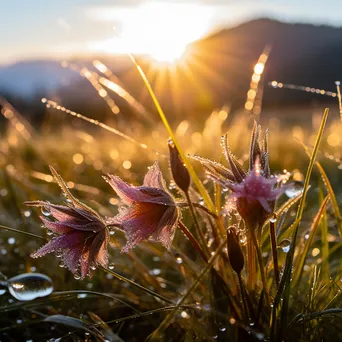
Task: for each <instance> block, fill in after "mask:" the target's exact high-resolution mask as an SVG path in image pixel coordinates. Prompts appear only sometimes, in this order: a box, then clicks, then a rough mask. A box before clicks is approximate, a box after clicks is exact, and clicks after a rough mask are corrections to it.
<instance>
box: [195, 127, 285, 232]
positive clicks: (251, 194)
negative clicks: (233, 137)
mask: <svg viewBox="0 0 342 342" xmlns="http://www.w3.org/2000/svg"><path fill="white" fill-rule="evenodd" d="M260 133H261V127H260V126H258V125H257V124H256V122H254V127H253V130H252V137H251V143H250V153H249V170H245V169H244V167H243V166H242V165H241V164H240V163H239V161H238V160H237V158H236V157H235V156H234V155H233V154H232V152H231V151H230V148H229V144H228V136H227V134H226V135H225V136H224V137H223V139H222V146H223V153H224V155H225V157H226V159H227V161H228V163H229V166H230V169H228V168H226V167H225V166H224V165H222V164H221V163H217V162H215V161H212V160H209V159H205V158H201V157H197V156H195V157H193V158H194V159H196V160H198V161H200V162H201V164H202V165H203V167H204V169H205V171H206V174H207V176H208V177H209V178H211V179H212V180H213V181H215V182H217V183H219V184H221V185H222V187H223V188H225V189H230V190H231V191H232V195H231V197H230V198H229V199H230V201H229V203H232V201H231V199H232V198H233V200H234V203H235V206H236V209H237V211H238V212H239V214H240V216H241V217H242V218H243V219H244V221H245V223H246V225H247V226H248V227H250V228H256V227H260V226H261V225H262V224H263V223H264V222H265V221H266V219H267V218H268V217H269V216H270V215H271V214H272V212H273V210H274V205H275V201H276V199H277V197H278V196H280V195H281V194H282V193H283V191H284V188H279V187H277V185H278V179H277V178H276V177H272V176H271V172H270V167H269V160H268V143H267V138H268V131H266V132H265V136H264V139H263V140H261V139H260Z"/></svg>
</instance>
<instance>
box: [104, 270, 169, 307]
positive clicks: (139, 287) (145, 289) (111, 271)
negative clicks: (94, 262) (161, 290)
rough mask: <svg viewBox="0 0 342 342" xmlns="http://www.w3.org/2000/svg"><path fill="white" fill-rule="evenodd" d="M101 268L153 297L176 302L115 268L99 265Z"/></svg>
mask: <svg viewBox="0 0 342 342" xmlns="http://www.w3.org/2000/svg"><path fill="white" fill-rule="evenodd" d="M99 268H101V269H102V270H103V271H105V272H107V273H109V274H111V275H112V276H113V277H115V278H117V279H119V280H121V281H124V282H125V283H128V284H130V285H133V286H134V287H136V288H138V289H140V290H142V291H144V292H146V293H148V294H150V295H152V296H153V297H156V298H158V299H160V300H162V301H163V302H165V303H168V304H172V305H173V304H174V303H173V302H172V301H171V300H169V299H167V298H166V297H164V296H162V295H160V294H158V293H156V292H154V291H152V290H149V289H148V288H146V287H144V286H142V285H139V284H138V283H135V282H134V281H133V280H130V279H128V278H126V277H124V276H122V275H121V274H119V273H116V272H115V271H113V270H110V269H108V268H106V267H103V266H99Z"/></svg>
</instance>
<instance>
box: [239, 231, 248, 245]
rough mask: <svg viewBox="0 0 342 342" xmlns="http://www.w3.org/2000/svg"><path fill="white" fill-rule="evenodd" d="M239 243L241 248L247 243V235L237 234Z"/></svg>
mask: <svg viewBox="0 0 342 342" xmlns="http://www.w3.org/2000/svg"><path fill="white" fill-rule="evenodd" d="M239 241H240V243H241V245H242V246H244V245H245V244H246V243H247V235H246V234H239Z"/></svg>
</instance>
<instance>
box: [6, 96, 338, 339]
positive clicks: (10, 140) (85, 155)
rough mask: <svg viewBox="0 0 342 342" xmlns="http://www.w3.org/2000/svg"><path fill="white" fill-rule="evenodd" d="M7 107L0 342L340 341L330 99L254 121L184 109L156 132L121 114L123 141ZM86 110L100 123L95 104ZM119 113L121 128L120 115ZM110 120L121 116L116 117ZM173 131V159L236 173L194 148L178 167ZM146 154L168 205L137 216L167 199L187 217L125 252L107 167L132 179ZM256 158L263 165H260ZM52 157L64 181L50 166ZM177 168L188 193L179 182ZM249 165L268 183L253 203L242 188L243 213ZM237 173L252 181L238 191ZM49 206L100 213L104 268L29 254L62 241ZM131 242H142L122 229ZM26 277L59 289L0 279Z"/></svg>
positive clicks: (54, 115)
mask: <svg viewBox="0 0 342 342" xmlns="http://www.w3.org/2000/svg"><path fill="white" fill-rule="evenodd" d="M44 102H46V101H44ZM43 105H44V104H42V106H43ZM50 105H51V104H50ZM52 107H53V105H52ZM59 109H60V108H59ZM296 113H298V115H297V114H296ZM2 114H3V116H4V117H5V118H6V121H4V122H5V123H6V129H4V130H3V133H2V134H3V135H2V137H1V140H0V199H1V201H0V224H1V226H0V252H1V263H0V271H1V274H0V275H1V276H2V278H1V279H0V280H1V282H0V284H2V287H3V289H4V290H1V289H0V291H1V292H0V293H2V295H1V296H0V312H1V317H0V336H1V341H7V340H8V341H21V340H22V341H47V340H49V341H69V340H70V341H84V340H85V341H144V340H149V341H152V340H153V341H154V340H165V341H228V340H229V341H281V340H285V341H290V340H292V341H322V340H324V341H329V340H331V339H333V338H334V340H336V341H338V340H342V330H341V325H342V317H341V313H342V309H341V305H342V298H341V289H342V283H341V281H342V278H341V274H342V273H341V271H342V263H341V260H342V258H341V256H342V245H341V235H342V218H341V215H340V210H341V201H342V186H341V172H342V171H341V169H342V161H341V159H340V158H342V153H341V151H342V150H341V146H342V138H341V134H340V132H341V129H342V124H341V121H340V119H339V113H338V103H337V101H336V106H335V108H331V110H330V112H329V115H328V117H327V114H328V112H327V111H324V109H322V110H316V111H315V112H311V110H310V109H307V108H303V109H302V108H294V109H286V110H282V109H277V110H276V111H273V112H272V111H270V112H267V111H266V112H263V111H261V114H259V115H258V116H256V117H251V115H250V114H248V113H246V112H244V111H241V112H239V113H234V115H231V113H229V110H228V109H227V108H223V109H220V110H217V111H214V112H212V113H208V115H207V117H205V118H204V119H203V120H197V121H196V122H192V120H193V118H189V117H187V116H186V114H184V118H182V120H180V121H179V122H175V120H173V121H172V125H171V128H170V130H169V131H168V130H167V127H165V126H167V125H166V124H165V122H164V124H163V122H162V120H160V119H154V122H153V125H151V126H152V128H151V127H148V128H146V127H145V128H144V127H143V126H142V125H139V124H138V123H132V122H126V125H124V124H121V125H120V132H122V133H123V134H124V136H122V134H121V133H120V134H119V135H118V134H117V132H116V133H115V132H113V130H112V132H110V130H111V129H109V128H108V126H105V127H104V125H103V124H100V125H99V124H98V123H97V122H95V124H97V126H96V125H94V124H92V123H90V122H85V121H84V120H82V118H80V117H78V118H77V117H75V116H74V117H72V116H70V115H67V114H66V113H65V111H64V112H61V111H60V110H58V108H57V109H54V108H51V109H50V110H49V111H48V115H47V116H46V118H45V119H44V121H43V124H42V125H41V128H40V129H39V130H36V129H34V128H33V127H32V126H31V124H30V122H29V121H27V120H25V119H23V117H22V116H21V115H20V113H18V112H16V110H15V109H14V108H12V107H11V106H10V104H8V103H7V102H5V100H3V102H2ZM160 114H161V116H162V117H163V113H160ZM120 115H121V114H120ZM165 115H166V117H167V118H169V117H172V113H165ZM299 115H302V117H303V119H301V120H299V119H298V117H299ZM61 118H62V119H63V122H62V123H61ZM92 118H93V119H95V120H96V119H97V117H96V113H94V116H93V117H92ZM327 118H328V121H327V123H326V122H325V121H326V119H327ZM253 119H256V120H257V121H258V122H261V124H262V133H261V135H260V141H261V140H262V137H263V134H264V132H265V129H266V128H268V129H269V141H268V152H269V164H270V168H271V173H272V175H274V176H276V177H273V178H271V177H270V176H269V175H266V174H264V173H263V171H265V170H266V167H267V164H268V163H267V162H265V161H264V159H263V158H264V155H263V154H262V153H261V152H267V148H266V147H265V143H261V142H260V144H259V142H257V141H258V139H256V138H254V140H253V139H252V143H253V142H254V145H253V144H252V147H251V146H250V143H251V138H250V137H251V132H252V130H253V122H254V121H253ZM121 120H122V122H125V118H124V117H123V118H122V119H121ZM104 122H106V123H108V125H109V126H112V124H113V125H114V122H113V121H111V120H110V119H108V120H106V121H104ZM101 126H102V127H101ZM255 129H256V128H255V127H254V134H256V133H255V132H256V130H255ZM225 133H227V137H228V144H229V148H230V151H231V152H232V153H233V154H234V155H235V156H236V158H237V160H238V161H239V162H240V163H241V164H243V165H244V167H245V168H248V162H251V161H252V163H251V164H252V165H251V167H250V170H249V173H248V174H246V175H244V177H243V178H244V179H245V180H244V181H242V183H241V182H240V181H238V180H237V175H236V173H234V167H235V166H236V165H237V164H236V163H237V162H236V161H235V159H234V158H232V155H231V153H230V151H229V150H227V149H226V152H227V151H228V152H227V153H226V156H224V155H223V154H222V148H221V145H222V138H221V137H222V136H223V135H224V134H225ZM171 134H172V135H173V142H174V143H175V144H176V147H178V150H179V152H180V154H181V156H182V157H184V156H187V155H189V156H201V157H203V158H209V159H211V160H215V161H217V162H221V163H222V164H224V165H225V166H226V167H227V168H228V169H231V170H232V171H233V176H232V175H231V173H229V175H230V176H229V177H232V178H233V180H231V179H228V178H229V177H228V178H227V179H225V180H222V174H223V172H221V171H222V170H221V169H220V170H221V171H220V170H219V171H217V170H218V169H217V168H216V169H215V167H216V166H217V164H212V163H210V162H208V161H207V160H199V158H197V160H196V158H191V157H190V158H188V157H186V158H184V159H185V160H186V165H187V169H185V170H184V169H182V167H183V168H184V166H183V163H181V162H180V159H179V158H178V157H179V156H178V154H177V150H173V153H176V158H174V159H173V160H174V163H176V164H177V162H178V164H180V165H178V164H177V165H176V166H175V165H173V166H172V164H171V166H170V156H169V149H168V143H167V142H168V139H169V137H170V135H171ZM126 135H127V136H126ZM256 145H258V146H259V147H258V148H259V149H258V148H257V147H256ZM265 149H266V150H265ZM260 150H261V152H260ZM250 151H252V153H250ZM251 156H252V157H251ZM173 157H174V155H171V158H173ZM226 157H228V160H227V159H226ZM229 158H232V159H231V160H230V161H229ZM155 160H158V161H159V165H160V168H161V170H162V174H163V176H164V178H165V180H166V183H167V188H168V191H169V192H170V194H171V195H170V194H168V192H167V191H166V190H165V191H164V190H163V191H164V192H163V196H169V197H165V198H167V200H168V201H169V198H172V203H176V205H175V206H174V204H170V203H169V202H167V204H165V203H164V202H155V201H154V202H153V201H152V202H149V205H150V206H151V207H148V208H150V210H151V213H145V214H146V215H147V216H146V220H155V216H158V215H159V211H158V210H161V209H160V207H163V206H169V207H170V208H171V209H173V210H177V212H181V218H180V217H178V219H177V220H178V221H177V222H176V225H177V229H176V233H175V237H174V239H173V241H172V245H171V247H170V249H169V250H168V249H167V248H165V246H163V243H160V242H156V241H147V239H143V240H144V241H138V242H139V243H138V242H137V243H136V244H137V245H136V247H135V248H133V249H130V250H129V251H128V252H125V253H122V252H121V249H122V247H123V246H125V244H126V237H125V234H124V232H123V231H122V229H116V228H117V227H115V224H116V223H115V224H113V225H111V224H109V223H108V222H109V221H111V218H113V217H114V216H115V215H117V214H118V213H121V214H122V213H123V211H124V210H127V209H122V206H123V204H125V203H124V202H125V201H123V200H122V199H123V197H124V196H120V187H119V190H118V194H116V193H115V191H114V190H113V189H112V188H111V186H109V184H108V183H107V182H106V181H105V180H104V179H103V177H102V176H103V175H107V174H112V175H117V176H119V177H121V178H122V179H123V180H124V181H125V182H128V183H130V184H134V185H135V186H137V185H141V184H142V182H143V179H144V176H145V174H146V173H147V172H148V167H150V166H152V165H153V163H154V162H155ZM232 160H233V161H232ZM258 163H261V167H262V168H263V170H262V172H261V174H260V172H259V173H257V171H256V169H257V168H258V167H260V165H259V164H258ZM201 164H202V165H201ZM49 165H51V166H52V167H53V168H54V170H56V172H57V173H58V174H59V175H60V177H61V178H62V179H63V180H64V181H65V183H63V182H62V180H61V178H59V176H58V175H56V174H55V175H52V174H51V171H50V169H49ZM190 165H192V167H190V168H189V166H190ZM215 165H216V166H215ZM234 165H235V166H234ZM232 166H233V168H232ZM213 168H214V171H213ZM177 170H178V171H177ZM186 170H189V172H190V177H191V179H192V181H191V185H190V188H187V186H186V185H185V186H183V185H182V184H183V183H182V181H183V180H184V178H186V177H187V176H184V174H183V173H185V174H187V171H186ZM205 170H207V172H205ZM215 170H216V171H215ZM150 171H151V169H150ZM172 172H175V174H173V176H172ZM236 172H237V173H239V171H236ZM265 172H266V171H265ZM254 173H255V175H254ZM208 175H209V177H208ZM253 175H254V176H255V177H256V178H255V179H256V182H259V181H260V182H261V185H260V184H259V183H257V185H256V187H257V190H255V191H256V192H258V194H257V195H255V196H256V199H250V197H246V198H247V199H246V201H247V202H245V203H247V204H246V207H245V211H243V210H241V208H240V209H239V204H237V205H236V203H235V204H234V203H233V204H232V202H234V201H235V202H238V201H239V199H241V198H244V197H243V196H244V194H245V192H247V194H248V196H252V195H250V193H248V191H252V190H249V188H248V184H250V183H248V182H252V181H254V180H252V178H249V177H252V176H253ZM177 176H178V178H177ZM213 179H214V181H213ZM273 180H276V183H277V185H275V184H274V185H275V187H274V188H273V185H272V189H271V188H270V189H269V191H271V192H272V191H273V192H275V191H276V188H277V189H280V191H279V194H278V195H277V196H276V197H272V196H273V195H271V194H270V196H271V197H269V198H268V197H267V194H264V193H263V190H262V191H261V190H260V191H261V194H260V193H259V188H258V187H259V186H260V187H262V186H265V187H266V188H267V187H269V186H270V184H271V182H273ZM215 181H216V182H215ZM184 182H185V183H186V181H184ZM244 182H245V183H244ZM262 182H264V183H262ZM57 183H59V184H57ZM239 183H241V184H246V187H247V188H245V189H244V190H241V189H240V188H238V186H239V185H241V184H239ZM232 184H233V185H232ZM253 184H254V183H253ZM253 184H252V185H253ZM272 184H273V183H272ZM58 185H59V186H58ZM64 185H65V186H66V187H65V188H64V191H61V187H62V188H63V186H64ZM225 185H227V186H226V187H225ZM121 186H122V185H121ZM253 186H254V185H253ZM152 187H153V186H152ZM117 188H118V186H117ZM121 190H122V188H121ZM122 191H123V190H122ZM149 191H151V190H149ZM158 191H160V189H159V190H158ZM239 191H241V193H242V195H241V193H239ZM244 191H245V192H244ZM253 191H254V190H253ZM63 192H64V194H63ZM69 192H71V193H72V195H74V196H75V198H77V199H78V200H79V201H80V202H78V201H77V200H76V199H74V198H73V197H72V196H71V195H70V193H69ZM273 192H272V194H273ZM151 193H153V192H151ZM165 193H166V194H167V195H165ZM118 195H119V196H118ZM159 195H160V194H159ZM132 196H133V195H132ZM137 196H138V195H137ZM151 196H152V195H151ZM160 196H161V195H160ZM239 196H240V197H239ZM241 196H242V197H241ZM246 196H247V195H246ZM260 196H261V197H264V199H266V202H267V204H266V205H264V202H263V203H261V202H262V201H261V199H260ZM138 197H139V196H138ZM138 197H137V198H138ZM152 197H153V196H152ZM139 198H140V197H139ZM165 198H164V200H165ZM37 200H39V201H46V202H48V203H45V204H44V205H38V207H37V208H36V207H34V206H30V205H25V204H24V202H27V201H37ZM136 202H138V204H139V200H138V199H137V200H136ZM274 202H276V203H274ZM80 203H81V204H80ZM144 203H145V202H144V201H142V204H140V205H146V203H145V204H144ZM151 203H152V204H151ZM260 203H261V204H260ZM31 204H32V203H31ZM51 204H59V205H63V206H64V207H67V208H69V209H70V208H83V209H82V210H85V211H86V212H87V213H88V214H89V215H93V216H91V217H93V218H92V220H93V221H94V220H96V217H97V216H96V215H95V214H93V213H92V211H91V210H90V209H89V207H90V208H92V210H95V211H96V213H97V215H99V217H101V220H100V221H101V223H102V222H103V221H102V218H103V220H105V222H107V223H106V224H107V225H108V226H106V227H105V228H104V229H105V230H106V231H107V230H108V234H109V237H110V242H109V243H108V246H106V247H107V249H108V259H109V260H108V263H107V265H106V266H105V265H102V264H103V262H102V261H101V260H100V259H96V256H95V259H94V260H95V263H94V264H92V265H90V266H91V267H90V268H89V267H88V271H89V272H90V276H85V277H83V274H82V273H81V274H80V271H79V270H77V271H74V272H72V271H70V269H68V267H66V265H65V264H66V263H67V262H66V261H68V259H67V258H66V256H65V254H63V253H65V252H63V250H62V251H60V250H58V251H56V250H55V251H54V252H55V253H50V254H48V255H46V256H42V257H39V258H32V257H30V255H31V254H32V253H34V252H35V251H37V250H38V248H39V247H41V246H42V245H44V244H45V243H46V241H47V240H51V239H52V238H53V237H54V238H55V239H56V236H55V235H56V234H54V235H53V236H51V229H47V228H46V227H45V226H46V224H45V226H44V225H42V220H41V219H40V218H39V216H43V218H45V220H47V221H48V222H53V221H54V220H55V221H56V220H57V221H60V220H61V221H62V219H61V217H60V218H59V219H58V218H57V217H56V216H55V214H53V210H54V209H53V207H52V206H51ZM138 204H136V203H133V204H132V203H131V205H133V206H134V205H136V206H137V205H138ZM274 204H275V206H274ZM173 206H174V207H173ZM265 206H266V208H267V207H268V206H270V210H268V209H265ZM40 207H41V208H40ZM157 207H158V209H157ZM175 208H176V209H175ZM246 208H247V209H246ZM46 209H48V212H46ZM63 210H64V211H65V210H66V209H63ZM153 210H156V213H155V214H154V213H153ZM44 211H45V212H44ZM157 211H158V212H157ZM51 213H52V214H51ZM273 213H274V214H275V216H273ZM69 214H70V213H69ZM70 215H71V214H70ZM75 215H76V214H75ZM94 215H95V216H96V217H94ZM132 215H133V214H132ZM148 215H150V216H148ZM158 217H159V216H158ZM64 220H65V218H64ZM75 220H76V221H77V220H81V219H80V218H78V217H77V218H76V219H75ZM76 221H75V222H76ZM93 221H92V222H93ZM137 222H139V224H136V225H135V226H134V228H135V229H136V230H137V231H138V232H139V234H143V233H144V234H145V232H144V231H143V229H144V228H143V225H144V220H143V218H142V219H141V221H137ZM141 222H142V223H141ZM50 224H51V223H50ZM121 224H122V225H123V227H125V226H124V225H125V222H121ZM153 224H154V223H153ZM153 224H152V223H151V226H153ZM64 225H68V223H64ZM47 226H49V223H48V224H47ZM121 228H122V227H121ZM228 228H229V229H228ZM68 229H71V228H70V227H68ZM127 229H128V228H127ZM140 230H141V231H140ZM56 231H57V230H56ZM56 231H55V233H56ZM65 231H66V230H65ZM67 231H68V232H69V230H67ZM227 231H228V235H227ZM88 233H89V232H88ZM90 233H91V232H90ZM63 234H65V232H64V233H63ZM63 234H62V235H63ZM94 234H95V232H94ZM130 234H132V236H130ZM158 234H159V233H158V232H157V235H158ZM163 234H166V233H163ZM235 234H236V235H235ZM165 236H167V234H166V235H165ZM165 236H164V235H162V233H160V234H159V235H158V236H157V237H155V238H154V239H155V240H158V239H159V241H161V242H163V241H164V240H163V239H164V238H165ZM167 237H168V238H170V236H167ZM90 238H92V237H87V239H90ZM127 238H129V239H133V240H134V238H135V236H134V234H133V233H130V232H128V233H127ZM254 238H255V240H254ZM272 239H273V240H272ZM227 240H228V241H227ZM87 241H88V240H85V245H84V248H86V247H85V246H86V244H87ZM164 242H165V241H164ZM272 242H275V244H273V243H272ZM227 243H228V245H227ZM165 244H166V243H164V245H165ZM132 245H135V242H132V241H131V246H132ZM227 246H228V247H227ZM70 248H71V249H72V248H73V247H70ZM97 252H98V250H97ZM82 253H83V254H85V250H84V249H83V251H82V252H81V254H82ZM94 253H96V252H94ZM56 254H58V255H56ZM58 256H59V257H60V258H57V257H58ZM99 260H100V261H99ZM241 262H242V264H243V265H242V268H240V266H241ZM80 263H83V261H82V260H80ZM101 263H102V264H101ZM88 266H89V265H88ZM69 268H70V267H69ZM30 272H38V273H42V274H45V275H47V276H48V277H50V278H51V279H52V283H53V288H54V291H53V293H52V294H50V295H49V296H42V297H40V291H43V289H41V288H39V285H37V284H36V285H32V284H26V283H25V282H24V283H23V287H24V290H23V291H25V286H27V287H28V288H29V287H30V286H33V288H31V289H29V290H30V291H32V292H33V293H35V294H36V295H34V296H38V297H37V298H35V299H33V300H26V301H20V300H17V299H16V298H15V297H13V295H12V294H11V293H9V292H8V291H5V290H6V289H7V286H8V284H10V281H9V282H8V283H7V280H8V279H10V278H11V277H14V276H17V275H19V274H24V273H30ZM34 286H36V288H34ZM29 290H27V291H29Z"/></svg>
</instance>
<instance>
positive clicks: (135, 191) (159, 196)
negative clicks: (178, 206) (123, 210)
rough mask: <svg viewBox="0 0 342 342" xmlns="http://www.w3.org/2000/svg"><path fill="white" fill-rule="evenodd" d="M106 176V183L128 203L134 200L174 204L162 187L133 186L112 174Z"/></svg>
mask: <svg viewBox="0 0 342 342" xmlns="http://www.w3.org/2000/svg"><path fill="white" fill-rule="evenodd" d="M108 177H109V178H108V183H109V184H110V185H111V187H112V188H113V189H114V191H115V192H116V193H117V194H118V196H119V197H120V198H121V199H122V201H123V202H125V203H126V204H128V205H130V204H133V203H135V202H147V203H148V202H150V203H159V204H165V205H174V201H173V199H172V198H171V196H170V195H169V194H168V193H167V192H166V191H165V190H163V189H159V188H151V187H147V186H140V187H135V186H133V185H130V184H127V183H126V182H124V181H123V180H122V179H121V178H120V177H117V176H112V175H109V176H108Z"/></svg>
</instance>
